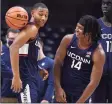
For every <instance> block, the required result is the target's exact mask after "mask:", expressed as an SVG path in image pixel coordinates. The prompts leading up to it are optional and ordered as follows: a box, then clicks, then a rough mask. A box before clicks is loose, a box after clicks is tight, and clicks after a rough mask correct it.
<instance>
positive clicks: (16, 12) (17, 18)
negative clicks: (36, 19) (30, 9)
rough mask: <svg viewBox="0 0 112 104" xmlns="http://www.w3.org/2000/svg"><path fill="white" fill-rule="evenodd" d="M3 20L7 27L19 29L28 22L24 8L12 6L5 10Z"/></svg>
mask: <svg viewBox="0 0 112 104" xmlns="http://www.w3.org/2000/svg"><path fill="white" fill-rule="evenodd" d="M5 21H6V23H7V25H8V26H9V27H11V28H13V29H21V28H23V27H24V26H26V24H27V23H28V13H27V11H26V10H25V9H24V8H22V7H19V6H14V7H12V8H10V9H9V10H8V11H7V12H6V15H5Z"/></svg>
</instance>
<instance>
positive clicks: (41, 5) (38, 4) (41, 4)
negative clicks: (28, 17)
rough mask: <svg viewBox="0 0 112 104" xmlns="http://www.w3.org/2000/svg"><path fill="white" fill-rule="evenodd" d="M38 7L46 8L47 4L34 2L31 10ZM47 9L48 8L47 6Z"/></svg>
mask: <svg viewBox="0 0 112 104" xmlns="http://www.w3.org/2000/svg"><path fill="white" fill-rule="evenodd" d="M39 7H41V8H47V6H46V5H45V4H44V3H36V4H35V5H34V6H33V7H32V10H34V9H38V8H39ZM47 9H48V8H47Z"/></svg>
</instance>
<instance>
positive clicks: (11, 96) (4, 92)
mask: <svg viewBox="0 0 112 104" xmlns="http://www.w3.org/2000/svg"><path fill="white" fill-rule="evenodd" d="M18 33H19V30H14V29H11V28H9V29H8V31H7V36H6V39H7V44H4V45H3V46H2V53H1V78H2V85H1V101H2V102H4V103H7V102H10V103H14V102H17V99H16V97H17V94H16V93H14V92H12V90H11V89H10V87H11V81H12V76H13V75H12V69H11V64H10V53H9V46H10V45H11V43H12V41H13V40H14V39H15V38H16V36H17V35H18Z"/></svg>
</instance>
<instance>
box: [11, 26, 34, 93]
mask: <svg viewBox="0 0 112 104" xmlns="http://www.w3.org/2000/svg"><path fill="white" fill-rule="evenodd" d="M35 28H36V27H34V26H32V25H30V26H27V27H26V28H25V29H23V30H22V31H21V32H20V33H19V34H18V36H17V37H16V38H15V40H14V42H13V43H12V45H11V46H10V59H11V66H12V72H13V79H14V80H15V81H14V80H12V83H13V85H12V88H13V90H14V91H15V92H19V91H20V89H21V88H22V84H20V82H21V81H20V75H19V48H20V47H22V46H23V45H24V44H25V43H26V42H27V41H28V40H29V39H31V38H33V37H35V35H36V32H35V30H36V29H35ZM34 32H35V33H34ZM17 80H18V83H17Z"/></svg>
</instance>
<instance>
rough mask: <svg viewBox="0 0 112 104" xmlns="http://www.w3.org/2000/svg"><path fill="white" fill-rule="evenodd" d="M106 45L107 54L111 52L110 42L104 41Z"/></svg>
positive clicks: (111, 43) (111, 42)
mask: <svg viewBox="0 0 112 104" xmlns="http://www.w3.org/2000/svg"><path fill="white" fill-rule="evenodd" d="M106 43H107V52H112V41H106Z"/></svg>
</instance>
